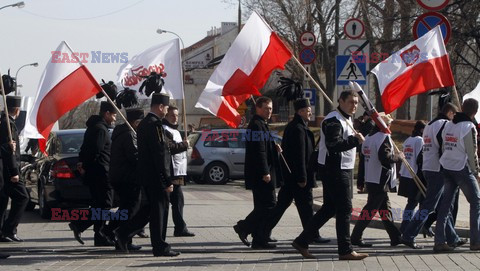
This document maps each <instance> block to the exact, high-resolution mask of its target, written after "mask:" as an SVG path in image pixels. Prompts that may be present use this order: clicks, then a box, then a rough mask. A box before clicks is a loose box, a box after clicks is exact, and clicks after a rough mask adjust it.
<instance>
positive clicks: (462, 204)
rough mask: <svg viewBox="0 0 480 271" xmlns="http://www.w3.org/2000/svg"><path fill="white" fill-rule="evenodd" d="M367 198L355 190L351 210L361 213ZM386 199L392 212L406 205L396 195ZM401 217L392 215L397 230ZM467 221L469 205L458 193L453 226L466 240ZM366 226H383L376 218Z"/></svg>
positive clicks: (318, 197)
mask: <svg viewBox="0 0 480 271" xmlns="http://www.w3.org/2000/svg"><path fill="white" fill-rule="evenodd" d="M318 185H319V187H318V188H315V189H314V190H313V199H314V205H315V208H316V210H317V209H318V208H320V207H321V206H322V201H323V189H322V185H321V182H320V181H319V182H318ZM367 198H368V194H367V193H364V194H358V193H357V189H356V188H355V189H354V191H353V199H352V205H353V209H354V210H355V211H356V210H358V211H361V210H362V208H363V206H365V204H366V203H367ZM388 198H389V199H390V204H391V207H392V212H394V211H397V212H402V213H403V210H404V208H405V205H406V204H407V198H405V197H402V196H399V195H397V193H388ZM357 208H358V209H357ZM417 208H418V206H417ZM352 216H355V212H354V214H352ZM401 217H402V216H401V215H400V214H399V213H397V214H394V219H395V225H396V226H397V227H398V228H400V224H401V223H402V220H401ZM469 221H470V204H469V203H468V201H467V199H466V198H465V196H464V195H463V193H462V192H461V191H460V197H459V202H458V214H457V222H456V225H455V229H456V231H457V233H458V235H460V236H461V237H465V238H468V237H469V236H470V226H469V225H470V224H469V223H470V222H469ZM355 222H356V221H355V220H351V223H352V224H355ZM368 226H369V227H373V228H377V229H383V224H382V222H381V221H380V220H379V219H378V217H377V219H375V220H372V222H370V224H369V225H368ZM433 228H435V223H434V224H433ZM420 235H421V234H419V236H420Z"/></svg>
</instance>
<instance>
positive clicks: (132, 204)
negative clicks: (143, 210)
mask: <svg viewBox="0 0 480 271" xmlns="http://www.w3.org/2000/svg"><path fill="white" fill-rule="evenodd" d="M112 186H113V190H114V192H115V194H116V195H117V196H118V198H119V201H120V203H119V207H118V211H117V212H120V211H122V210H127V212H128V220H131V219H132V218H133V217H134V216H135V215H136V214H137V213H138V210H139V209H140V200H141V189H142V188H141V186H140V185H138V184H135V183H133V182H131V183H129V182H115V183H112ZM128 220H111V221H110V222H109V223H108V226H107V228H108V230H107V231H108V232H112V231H114V230H115V229H116V228H118V227H120V225H122V224H125V223H126V222H127V221H128Z"/></svg>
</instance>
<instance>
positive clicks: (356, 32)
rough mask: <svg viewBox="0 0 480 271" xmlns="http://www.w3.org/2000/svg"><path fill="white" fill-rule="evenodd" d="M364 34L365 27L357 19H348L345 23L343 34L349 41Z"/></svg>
mask: <svg viewBox="0 0 480 271" xmlns="http://www.w3.org/2000/svg"><path fill="white" fill-rule="evenodd" d="M364 32H365V25H364V24H363V22H362V21H361V20H359V19H357V18H350V19H348V20H347V21H346V22H345V25H344V26H343V33H345V35H347V37H349V38H351V39H358V38H360V37H361V36H362V35H363V33H364Z"/></svg>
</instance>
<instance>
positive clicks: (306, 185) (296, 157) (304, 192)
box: [267, 99, 330, 243]
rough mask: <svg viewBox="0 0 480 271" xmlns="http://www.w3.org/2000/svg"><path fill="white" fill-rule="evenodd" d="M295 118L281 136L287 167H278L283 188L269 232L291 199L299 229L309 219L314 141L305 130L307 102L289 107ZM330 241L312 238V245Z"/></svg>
mask: <svg viewBox="0 0 480 271" xmlns="http://www.w3.org/2000/svg"><path fill="white" fill-rule="evenodd" d="M293 106H294V108H295V116H294V117H293V120H292V121H291V122H290V123H288V125H287V127H285V131H284V132H283V138H282V150H283V154H284V156H285V160H286V161H287V164H288V167H289V168H287V166H286V165H285V164H284V163H283V164H281V165H282V166H281V168H282V175H283V177H284V182H285V183H284V184H283V186H282V187H281V188H280V191H279V192H278V201H277V204H276V206H275V208H274V209H273V210H272V217H271V219H269V221H268V223H267V230H268V231H271V230H272V229H273V228H274V227H275V226H276V225H277V223H278V221H280V219H281V218H282V216H283V214H284V213H285V211H286V210H287V209H288V207H290V205H291V204H292V202H293V200H294V199H295V205H296V207H297V211H298V214H299V215H300V220H301V221H302V226H303V227H305V226H306V225H307V223H308V221H309V220H310V219H311V218H312V217H313V194H312V188H314V187H316V186H317V185H316V182H315V176H314V171H313V170H312V169H309V168H308V162H309V160H310V156H311V155H312V153H313V149H314V144H315V139H314V135H313V133H312V131H310V129H308V120H309V119H310V117H311V116H312V108H311V107H310V102H309V100H308V99H298V100H296V101H295V102H294V103H293ZM329 241H330V240H328V239H324V238H321V237H320V235H318V236H317V237H315V239H314V242H316V243H327V242H329Z"/></svg>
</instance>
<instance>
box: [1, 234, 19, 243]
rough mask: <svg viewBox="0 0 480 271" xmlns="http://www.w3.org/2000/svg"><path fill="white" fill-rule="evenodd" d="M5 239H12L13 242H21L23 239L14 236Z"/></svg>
mask: <svg viewBox="0 0 480 271" xmlns="http://www.w3.org/2000/svg"><path fill="white" fill-rule="evenodd" d="M5 237H6V238H10V239H12V241H13V242H23V239H22V238H20V237H18V236H17V235H16V234H11V235H6V236H5Z"/></svg>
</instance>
